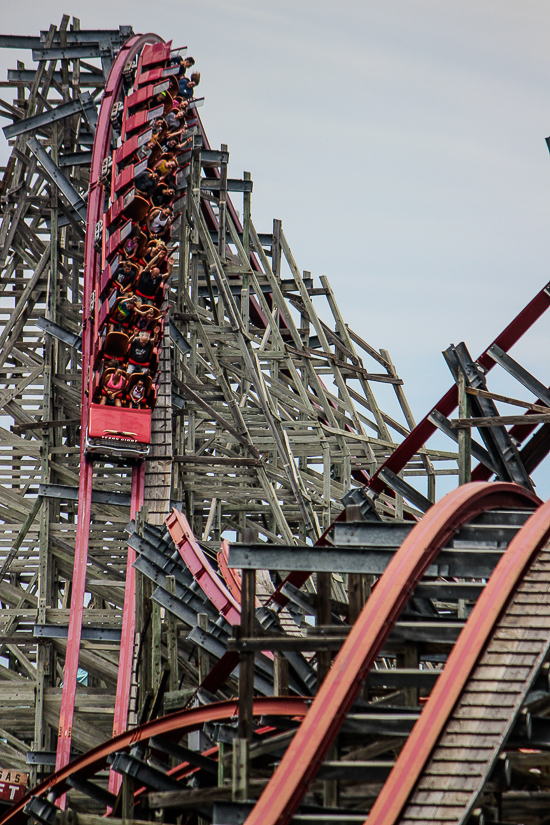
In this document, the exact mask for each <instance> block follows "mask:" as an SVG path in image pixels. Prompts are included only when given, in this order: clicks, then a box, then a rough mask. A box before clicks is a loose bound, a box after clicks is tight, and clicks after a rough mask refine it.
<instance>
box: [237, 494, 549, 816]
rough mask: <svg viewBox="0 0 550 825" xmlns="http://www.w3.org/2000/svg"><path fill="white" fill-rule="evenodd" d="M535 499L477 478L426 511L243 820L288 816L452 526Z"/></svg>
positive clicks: (370, 599)
mask: <svg viewBox="0 0 550 825" xmlns="http://www.w3.org/2000/svg"><path fill="white" fill-rule="evenodd" d="M538 504H541V501H540V499H539V498H538V497H537V496H535V495H534V494H533V493H530V492H529V491H527V490H524V489H523V488H522V487H519V486H518V485H516V484H507V483H502V482H495V483H486V482H477V483H472V484H465V485H463V486H462V487H459V488H458V489H457V490H454V491H453V492H452V493H449V494H448V495H446V496H445V497H444V498H443V499H441V501H439V502H438V503H437V504H434V506H433V507H432V508H431V509H430V510H428V512H427V513H426V515H425V516H424V518H423V519H422V521H420V522H419V523H418V524H416V525H415V526H414V527H413V529H412V530H411V532H410V533H409V535H408V536H407V538H406V539H405V541H404V542H403V544H402V545H401V547H400V548H399V550H398V551H397V553H396V554H395V556H394V557H393V558H392V560H391V562H390V563H389V565H388V567H387V568H386V570H385V572H384V574H383V575H382V576H381V577H380V579H379V580H378V583H377V585H376V587H375V588H374V590H373V592H372V594H371V596H370V597H369V600H368V601H367V603H366V604H365V606H364V608H363V610H362V611H361V614H360V615H359V618H358V619H357V621H356V622H355V624H354V626H353V628H352V630H351V632H350V634H349V636H348V637H347V639H346V641H345V642H344V644H343V646H342V648H341V650H340V652H339V653H338V656H337V657H336V659H335V660H334V663H333V665H332V668H331V669H330V671H329V673H328V675H327V677H326V679H325V680H324V682H323V684H322V685H321V687H320V689H319V691H318V693H317V695H316V697H315V699H314V700H313V703H312V705H311V708H310V710H309V712H308V714H307V716H306V718H305V719H304V721H303V722H302V724H301V726H300V728H299V729H298V731H297V733H296V735H295V737H294V739H293V740H292V743H291V744H290V746H289V747H288V749H287V751H286V753H285V755H284V756H283V758H282V760H281V762H280V764H279V766H278V768H277V769H276V771H275V773H274V775H273V777H272V778H271V781H270V782H269V784H268V785H267V787H266V788H265V790H264V792H263V793H262V795H261V796H260V798H259V800H258V802H257V804H256V805H255V807H254V809H253V810H252V812H251V813H250V815H249V816H248V818H247V820H246V825H287V823H290V821H291V820H292V817H293V815H294V814H295V812H296V810H297V808H298V806H299V804H300V802H301V800H302V799H303V798H304V796H305V794H306V793H307V790H308V788H309V786H310V784H311V782H312V781H313V779H314V777H315V775H316V773H317V771H318V769H319V767H320V765H321V763H322V761H323V759H324V757H325V756H326V754H327V752H328V750H329V748H330V746H331V745H332V743H333V741H334V739H335V737H336V735H337V733H338V731H339V729H340V727H341V725H342V722H343V721H344V719H345V717H346V715H347V713H348V712H349V710H350V709H351V706H352V705H353V702H354V701H355V699H356V697H357V695H358V694H359V691H360V689H361V685H362V684H363V682H364V680H365V678H366V676H367V674H368V672H369V671H370V669H371V668H372V666H373V664H374V661H375V659H376V657H377V656H378V655H379V653H380V651H381V649H382V647H383V645H384V643H385V642H386V640H387V638H388V636H389V634H390V632H391V630H392V628H393V626H394V625H395V623H396V622H397V620H398V618H399V615H400V613H401V611H402V609H403V607H404V606H405V604H406V603H407V601H408V599H409V596H410V594H411V592H412V591H413V590H414V588H415V587H416V585H417V584H418V583H419V581H420V580H421V578H422V576H423V575H424V572H425V571H426V570H427V568H428V567H429V566H430V564H432V562H433V561H434V559H435V558H436V557H437V555H438V553H439V551H440V550H441V549H442V548H443V547H444V546H445V545H446V544H447V542H448V541H449V539H450V538H451V537H452V536H453V535H454V534H455V533H456V531H457V530H458V529H459V528H460V527H461V526H462V525H463V524H466V523H467V522H469V521H470V520H471V519H472V518H474V517H475V516H476V515H478V514H479V513H482V512H485V511H487V510H495V509H499V508H522V507H523V508H524V507H525V506H526V505H528V506H532V505H538Z"/></svg>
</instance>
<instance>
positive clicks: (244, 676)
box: [233, 570, 256, 801]
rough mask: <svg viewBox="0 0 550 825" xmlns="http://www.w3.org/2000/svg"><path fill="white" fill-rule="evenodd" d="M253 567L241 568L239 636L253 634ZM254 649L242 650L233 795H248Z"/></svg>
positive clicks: (234, 753)
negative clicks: (250, 568) (248, 568)
mask: <svg viewBox="0 0 550 825" xmlns="http://www.w3.org/2000/svg"><path fill="white" fill-rule="evenodd" d="M255 603H256V571H255V570H243V571H242V591H241V626H240V633H239V636H240V638H251V637H252V636H253V634H254V618H255V607H256V604H255ZM253 698H254V653H250V652H248V651H246V652H241V655H240V667H239V727H238V737H237V739H236V740H235V742H234V744H233V748H234V750H233V798H234V799H235V800H241V801H242V800H243V799H248V797H249V782H248V780H249V764H248V755H249V746H250V740H251V739H252V731H253V717H252V708H253Z"/></svg>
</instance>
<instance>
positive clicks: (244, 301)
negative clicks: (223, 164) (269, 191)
mask: <svg viewBox="0 0 550 825" xmlns="http://www.w3.org/2000/svg"><path fill="white" fill-rule="evenodd" d="M243 179H244V180H246V181H248V180H251V179H252V176H251V174H250V172H243ZM250 200H251V193H250V192H244V193H243V249H244V251H245V254H246V263H247V266H250ZM241 315H242V318H243V326H244V328H245V330H246V332H248V329H249V327H250V285H249V277H248V272H247V270H246V269H245V271H244V272H243V280H242V286H241Z"/></svg>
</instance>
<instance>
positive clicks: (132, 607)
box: [109, 461, 145, 794]
mask: <svg viewBox="0 0 550 825" xmlns="http://www.w3.org/2000/svg"><path fill="white" fill-rule="evenodd" d="M144 490H145V463H144V462H143V461H141V462H140V463H139V464H135V465H134V469H133V471H132V502H131V508H130V518H132V519H135V517H136V515H137V513H138V512H139V509H140V507H141V505H142V504H143V494H144ZM135 560H136V551H135V550H134V548H133V547H130V545H128V555H127V557H126V585H125V588H124V607H123V610H122V633H121V636H120V656H119V660H118V678H117V685H116V697H115V714H114V719H113V736H118V734H119V733H123V732H124V731H125V730H126V726H127V724H128V706H129V704H130V684H131V680H132V661H133V654H134V636H135V630H136V571H135V568H134V561H135ZM121 783H122V777H121V775H120V774H119V773H117V772H116V771H113V769H112V768H111V772H110V774H109V790H110V791H111V793H114V794H117V793H118V792H119V790H120V785H121Z"/></svg>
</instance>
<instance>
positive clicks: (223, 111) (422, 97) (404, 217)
mask: <svg viewBox="0 0 550 825" xmlns="http://www.w3.org/2000/svg"><path fill="white" fill-rule="evenodd" d="M64 11H65V12H67V13H70V14H76V15H78V16H79V17H80V18H81V24H82V27H83V28H84V27H87V28H91V27H111V26H118V24H131V25H133V27H134V30H136V31H146V30H153V31H156V32H158V33H159V34H161V35H162V36H163V37H165V38H167V39H168V38H170V37H172V38H173V41H174V46H180V45H187V46H189V53H191V54H193V55H194V56H195V58H196V60H197V68H199V70H200V71H201V72H202V83H201V90H202V91H203V93H204V94H205V96H206V99H207V100H206V105H205V107H204V108H203V109H202V112H201V114H202V117H203V120H204V123H205V125H206V129H207V132H208V134H209V137H210V141H211V143H212V144H213V145H219V144H220V143H221V142H224V143H227V144H228V145H229V149H230V153H231V161H230V174H231V176H233V177H238V176H240V175H241V173H242V171H243V170H245V169H246V170H248V171H250V172H251V173H252V177H253V180H254V195H253V217H254V219H255V222H256V225H257V228H258V230H259V231H269V230H270V227H271V220H272V218H274V217H276V218H281V219H282V220H283V226H284V228H285V232H286V234H287V237H288V239H289V241H290V244H291V247H292V249H293V251H294V255H295V257H296V260H297V263H298V265H299V266H300V267H301V268H302V269H308V270H311V271H312V273H313V275H314V277H316V276H319V275H321V274H326V275H328V276H329V278H330V279H331V282H332V284H333V287H334V289H335V291H336V293H337V297H338V301H339V304H340V307H341V309H342V312H343V314H344V317H345V319H346V320H347V321H348V322H349V324H350V326H352V327H353V328H354V329H356V330H357V331H358V332H359V333H360V334H361V335H362V336H363V337H364V338H366V339H367V340H368V341H369V342H370V343H371V344H372V345H373V346H376V347H385V348H387V349H389V351H390V353H391V355H392V358H393V360H394V362H395V364H396V367H397V369H398V372H399V373H400V375H401V376H402V377H403V378H404V379H405V389H406V392H407V394H408V396H409V398H410V400H411V403H412V407H413V411H414V413H415V415H416V416H417V417H421V416H422V415H424V414H425V413H426V412H427V410H428V409H429V407H430V406H431V405H433V403H434V402H435V401H436V400H437V399H438V398H439V397H440V396H441V395H442V393H443V392H444V391H445V390H446V389H447V388H448V386H449V383H450V382H449V373H448V371H447V368H446V366H445V364H444V362H443V358H442V357H441V354H440V352H441V350H442V349H444V348H445V347H447V346H448V345H449V343H450V342H451V341H453V342H455V343H458V341H460V340H465V341H466V343H467V344H468V346H469V347H470V350H471V352H472V354H474V355H478V354H479V351H480V350H481V349H483V348H484V347H485V345H486V344H487V343H489V341H490V340H492V338H493V337H494V336H495V335H496V334H497V333H498V332H499V331H500V330H501V329H502V327H503V326H505V325H506V324H507V323H508V322H509V321H510V320H511V318H512V317H513V316H514V315H515V314H516V312H517V311H519V309H520V308H521V307H522V306H523V305H524V304H525V303H526V302H527V301H528V300H529V299H530V298H531V297H532V296H533V295H534V294H535V293H536V292H537V291H538V290H539V289H540V288H541V287H542V286H543V285H544V284H545V283H546V282H548V281H549V280H550V267H549V265H548V264H549V251H550V250H549V232H550V208H549V207H550V198H549V195H550V156H549V154H548V150H547V148H546V144H545V142H544V138H545V136H546V135H548V134H550V4H549V3H548V2H546V0H522V2H521V3H520V2H517V0H514V1H513V2H510V0H498V1H497V0H446V1H445V0H371V2H341V3H339V4H336V3H328V2H326V0H315V2H313V0H308V2H299V0H298V2H297V1H296V0H294V2H290V1H289V0H278V2H277V3H272V2H266V0H234V2H228V0H201V2H198V3H194V4H190V3H188V2H178V3H175V2H171V0H165V2H163V3H157V4H156V3H151V2H147V3H144V2H141V3H130V2H126V0H123V1H122V2H117V3H108V2H103V1H102V0H98V2H94V3H93V4H92V3H89V2H83V0H75V2H72V3H69V2H68V1H67V0H64V2H58V0H49V2H48V3H38V2H35V0H20V2H19V3H17V4H13V10H10V8H8V7H7V4H5V7H4V8H3V14H2V22H1V24H0V25H1V27H2V31H3V32H5V33H8V32H9V33H20V34H35V32H36V31H37V30H38V29H40V28H46V27H47V25H48V23H49V22H52V21H53V22H58V21H59V19H60V17H61V14H62V13H63V12H64ZM16 58H17V55H16V54H15V53H11V54H10V53H7V52H4V53H3V54H0V73H1V74H2V75H3V76H5V69H6V67H7V66H8V65H12V66H13V65H14V64H15V59H16ZM0 151H1V155H0V157H5V148H4V147H2V149H1V150H0ZM549 329H550V315H549V316H548V318H543V319H542V321H540V322H539V325H538V327H537V329H536V333H535V334H531V335H530V337H529V339H528V340H526V341H525V343H524V344H521V345H520V346H518V347H517V348H516V350H515V352H514V354H515V355H516V357H517V358H518V359H519V360H521V361H522V362H523V363H524V364H525V366H526V367H527V368H529V369H530V370H531V371H533V372H534V373H535V374H537V376H538V377H539V378H540V380H542V381H544V382H546V383H547V384H548V383H550V368H549V360H548V350H549V345H550V334H549ZM491 383H492V385H493V388H494V389H495V390H497V391H499V389H503V388H505V387H506V388H507V389H508V390H510V391H511V392H512V391H515V389H514V388H513V385H510V384H507V383H506V382H504V381H500V380H497V379H496V378H495V379H494V380H493V381H492V382H491V381H490V384H491ZM503 412H506V413H510V412H512V410H510V409H509V408H505V409H503ZM546 475H549V474H548V473H547V472H546ZM541 486H542V485H541Z"/></svg>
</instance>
